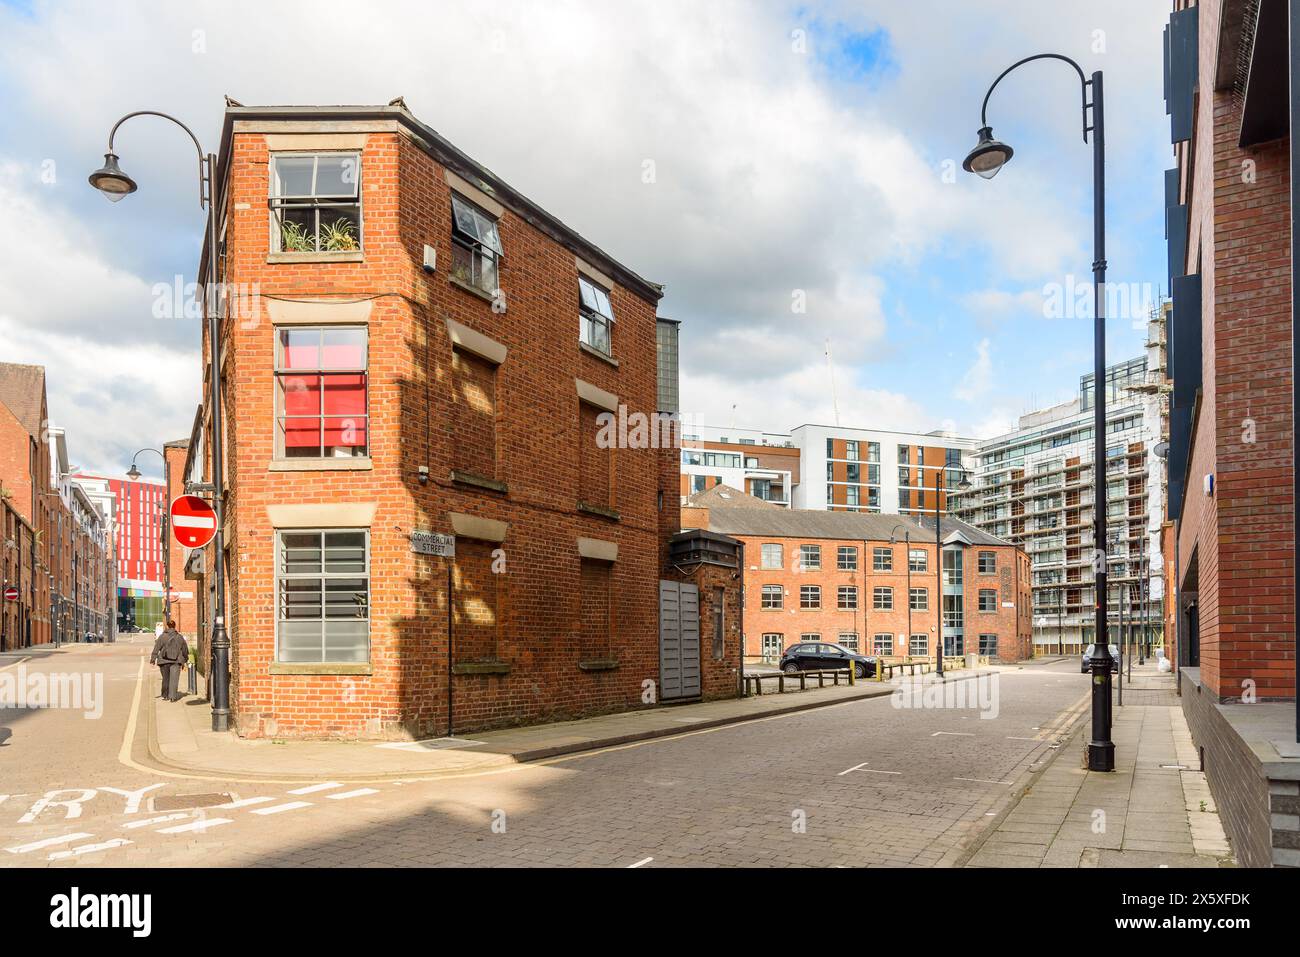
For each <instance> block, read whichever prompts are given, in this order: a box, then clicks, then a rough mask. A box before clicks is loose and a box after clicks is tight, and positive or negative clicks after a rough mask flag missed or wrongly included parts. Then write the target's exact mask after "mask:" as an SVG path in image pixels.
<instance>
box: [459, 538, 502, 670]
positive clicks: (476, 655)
mask: <svg viewBox="0 0 1300 957" xmlns="http://www.w3.org/2000/svg"><path fill="white" fill-rule="evenodd" d="M494 548H496V546H495V545H493V544H492V543H490V542H481V541H477V540H475V539H470V538H457V539H456V564H455V567H454V568H453V570H452V585H453V588H454V590H455V603H454V605H453V608H452V614H453V618H452V622H453V626H454V628H455V636H454V642H455V645H454V652H453V653H454V657H455V660H457V661H488V660H495V659H496V658H497V657H498V654H499V652H498V644H497V641H498V639H499V638H500V636H501V634H502V626H503V621H502V618H503V612H504V608H505V601H504V597H505V595H504V590H505V578H506V576H505V575H496V574H493V572H492V550H493V549H494Z"/></svg>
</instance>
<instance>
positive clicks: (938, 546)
mask: <svg viewBox="0 0 1300 957" xmlns="http://www.w3.org/2000/svg"><path fill="white" fill-rule="evenodd" d="M948 468H949V467H948V466H946V465H945V466H944V467H942V468H937V469H935V470H934V563H935V565H936V566H937V567H936V568H935V581H937V582H938V584H939V589H938V594H937V595H936V596H935V597H936V604H937V605H938V615H937V618H938V622H939V636H938V637H939V649H938V650H939V656H938V663H937V664H936V665H935V669H934V673H935V674H936V675H938V676H939V677H940V678H942V677H943V654H944V651H945V650H946V649H945V648H944V645H943V522H942V521H940V518H941V517H942V506H941V505H940V504H939V492H940V490H941V489H943V488H946V487H947V485H948V483H947V482H945V481H944V480H943V476H944V473H945V472H947V471H948ZM954 471H956V472H957V473H958V474H959V475H960V476H961V478H960V479H959V480H958V482H957V486H956V487H957V488H958V489H959V490H961V491H963V492H964V491H966V489H968V488H970V480H969V479H967V478H966V470H965V469H955V470H954ZM908 606H909V607H911V596H910V595H909V596H908ZM963 627H965V622H963Z"/></svg>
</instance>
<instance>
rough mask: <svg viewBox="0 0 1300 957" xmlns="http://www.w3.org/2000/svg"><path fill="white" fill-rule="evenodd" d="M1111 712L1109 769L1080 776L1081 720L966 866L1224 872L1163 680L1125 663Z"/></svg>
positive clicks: (1183, 724)
mask: <svg viewBox="0 0 1300 957" xmlns="http://www.w3.org/2000/svg"><path fill="white" fill-rule="evenodd" d="M1132 675H1133V679H1132V681H1129V682H1127V683H1126V686H1125V689H1124V704H1123V706H1118V705H1117V706H1116V708H1115V717H1114V723H1113V725H1112V737H1113V740H1114V742H1115V770H1114V771H1113V772H1095V771H1089V770H1087V766H1086V756H1087V743H1088V736H1089V725H1088V723H1087V722H1082V723H1080V725H1079V727H1078V728H1077V729H1076V731H1075V733H1074V734H1073V735H1072V737H1071V738H1070V740H1069V742H1068V743H1067V744H1066V745H1065V746H1064V747H1062V748H1061V749H1060V750H1059V752H1058V753H1057V754H1056V756H1055V757H1054V758H1053V759H1052V761H1051V762H1049V763H1048V764H1046V765H1045V766H1044V767H1043V768H1042V769H1041V770H1039V771H1038V772H1037V773H1036V774H1035V775H1034V776H1033V779H1032V780H1031V781H1030V783H1029V784H1028V785H1027V786H1026V787H1025V788H1024V789H1023V792H1022V795H1021V797H1020V799H1019V800H1018V801H1016V802H1015V803H1014V804H1013V805H1012V806H1010V807H1009V808H1007V809H1006V810H1005V811H1004V812H1003V813H1002V814H1001V815H999V817H998V819H997V821H996V822H995V824H994V826H993V827H992V828H990V829H989V830H988V831H986V832H985V833H984V834H983V836H982V837H981V839H979V840H978V841H977V842H975V843H974V844H972V846H971V847H970V849H969V850H968V853H967V854H966V856H965V859H964V860H963V861H962V863H963V864H964V865H965V866H967V867H1196V868H1208V867H1228V866H1234V864H1235V862H1234V860H1233V857H1232V849H1231V847H1230V845H1229V842H1228V838H1227V836H1226V835H1225V833H1224V830H1223V824H1222V821H1221V820H1220V818H1219V814H1218V809H1217V808H1216V807H1215V804H1214V798H1213V797H1212V796H1211V794H1210V788H1209V785H1208V783H1207V782H1206V779H1205V774H1204V773H1203V772H1201V771H1199V770H1197V767H1198V765H1199V757H1198V753H1197V748H1196V745H1195V743H1194V742H1193V740H1192V736H1191V733H1190V731H1189V730H1188V727H1187V721H1186V720H1185V718H1184V717H1183V712H1182V708H1181V707H1180V706H1179V702H1178V696H1177V693H1176V686H1175V679H1174V676H1173V675H1172V674H1160V673H1159V672H1158V671H1157V670H1156V667H1155V662H1154V660H1152V661H1151V662H1149V663H1147V664H1146V665H1134V666H1133V669H1132Z"/></svg>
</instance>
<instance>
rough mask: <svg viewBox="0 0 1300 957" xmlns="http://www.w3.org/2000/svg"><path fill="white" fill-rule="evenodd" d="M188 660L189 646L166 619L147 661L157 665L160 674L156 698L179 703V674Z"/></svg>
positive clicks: (174, 625) (172, 623)
mask: <svg viewBox="0 0 1300 957" xmlns="http://www.w3.org/2000/svg"><path fill="white" fill-rule="evenodd" d="M189 660H190V646H189V643H188V642H186V640H185V636H184V635H182V634H181V633H180V632H179V631H177V630H176V622H175V621H173V620H172V619H170V618H168V619H167V627H166V629H165V630H164V631H163V633H162V634H161V635H159V636H158V639H157V640H156V641H155V642H154V646H153V653H152V654H151V655H150V656H149V661H150V662H152V663H155V664H157V665H158V668H159V670H160V671H161V672H162V694H160V695H159V696H158V697H160V698H165V699H166V700H168V701H179V700H180V699H181V698H182V697H184V696H183V695H181V694H180V693H179V692H178V691H177V685H178V682H179V680H180V672H181V669H182V668H183V667H185V665H186V664H188V663H189Z"/></svg>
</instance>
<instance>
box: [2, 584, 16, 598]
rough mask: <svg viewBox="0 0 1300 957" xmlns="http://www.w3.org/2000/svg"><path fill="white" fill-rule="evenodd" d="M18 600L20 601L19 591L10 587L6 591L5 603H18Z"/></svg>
mask: <svg viewBox="0 0 1300 957" xmlns="http://www.w3.org/2000/svg"><path fill="white" fill-rule="evenodd" d="M17 600H18V589H17V588H15V587H14V586H13V585H10V586H9V587H8V588H6V589H5V601H17Z"/></svg>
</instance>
